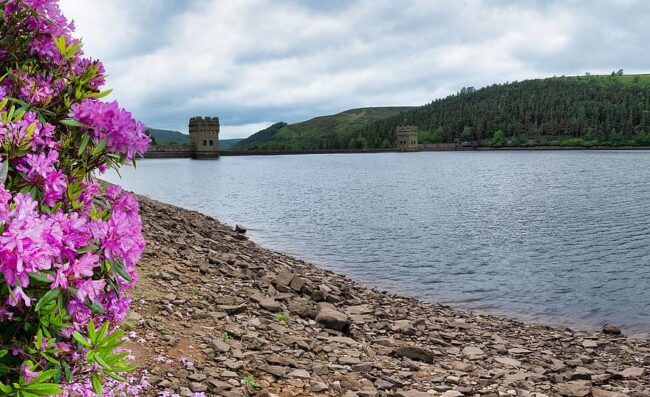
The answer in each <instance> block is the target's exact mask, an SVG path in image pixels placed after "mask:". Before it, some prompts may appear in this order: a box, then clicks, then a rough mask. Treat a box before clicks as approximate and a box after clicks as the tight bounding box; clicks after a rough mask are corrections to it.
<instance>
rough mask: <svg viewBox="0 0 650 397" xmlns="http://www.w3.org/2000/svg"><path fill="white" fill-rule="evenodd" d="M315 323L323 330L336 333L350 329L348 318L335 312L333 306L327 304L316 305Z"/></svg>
mask: <svg viewBox="0 0 650 397" xmlns="http://www.w3.org/2000/svg"><path fill="white" fill-rule="evenodd" d="M316 322H318V323H319V324H321V325H322V326H324V327H325V328H330V329H334V330H337V331H345V330H347V329H348V328H349V327H350V320H349V319H348V316H347V315H346V314H343V313H341V312H339V311H338V310H336V309H335V308H334V306H333V305H331V304H329V303H319V304H318V312H317V314H316Z"/></svg>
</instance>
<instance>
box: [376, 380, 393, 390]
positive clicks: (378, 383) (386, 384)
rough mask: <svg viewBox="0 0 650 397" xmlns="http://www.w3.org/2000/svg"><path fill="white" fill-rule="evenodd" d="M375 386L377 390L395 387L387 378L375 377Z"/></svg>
mask: <svg viewBox="0 0 650 397" xmlns="http://www.w3.org/2000/svg"><path fill="white" fill-rule="evenodd" d="M375 387H376V388H377V390H389V389H392V388H393V387H395V385H394V384H392V383H391V382H389V381H387V380H384V379H377V381H376V382H375Z"/></svg>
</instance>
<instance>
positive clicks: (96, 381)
mask: <svg viewBox="0 0 650 397" xmlns="http://www.w3.org/2000/svg"><path fill="white" fill-rule="evenodd" d="M90 382H91V383H92V384H93V390H95V393H97V395H98V396H101V395H102V394H103V391H104V388H103V387H102V378H100V376H99V375H98V374H97V373H93V374H92V375H90Z"/></svg>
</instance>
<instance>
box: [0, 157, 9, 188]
mask: <svg viewBox="0 0 650 397" xmlns="http://www.w3.org/2000/svg"><path fill="white" fill-rule="evenodd" d="M8 173H9V159H4V161H3V162H2V166H0V183H5V181H6V180H7V174H8Z"/></svg>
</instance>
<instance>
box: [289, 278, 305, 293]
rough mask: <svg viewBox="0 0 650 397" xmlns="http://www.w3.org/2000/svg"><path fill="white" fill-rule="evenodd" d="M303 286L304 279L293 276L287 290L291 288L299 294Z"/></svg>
mask: <svg viewBox="0 0 650 397" xmlns="http://www.w3.org/2000/svg"><path fill="white" fill-rule="evenodd" d="M305 284H306V282H305V279H304V278H302V277H300V276H294V278H293V280H291V284H289V288H291V289H292V290H294V291H296V292H300V290H302V288H303V287H304V286H305Z"/></svg>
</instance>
